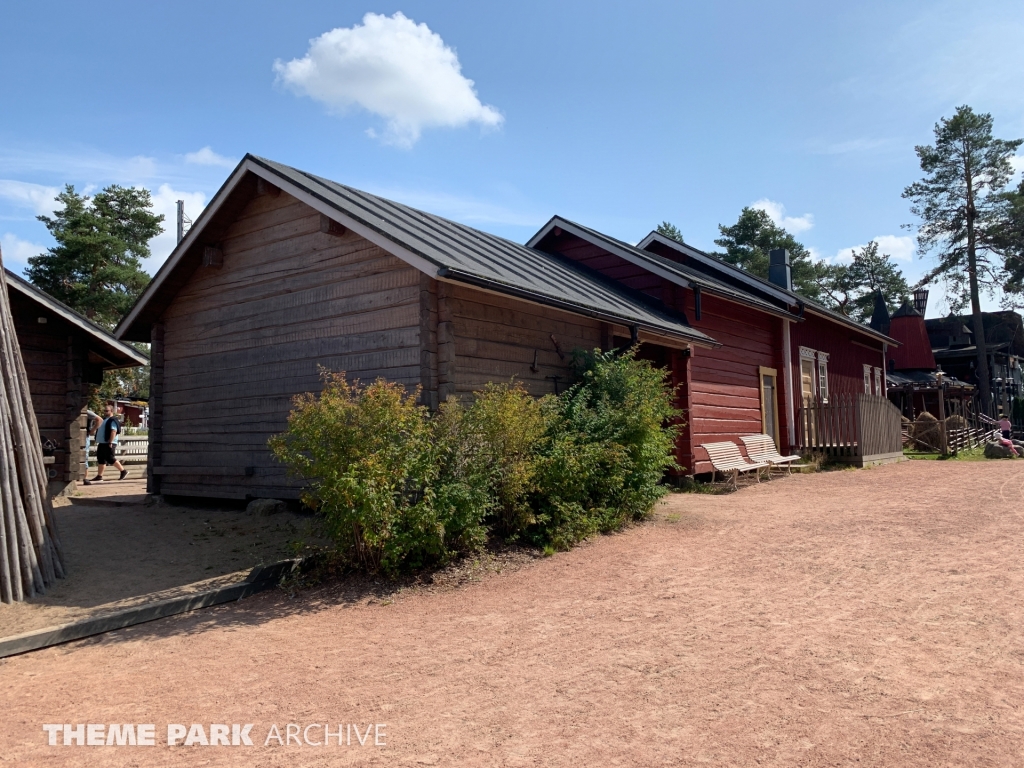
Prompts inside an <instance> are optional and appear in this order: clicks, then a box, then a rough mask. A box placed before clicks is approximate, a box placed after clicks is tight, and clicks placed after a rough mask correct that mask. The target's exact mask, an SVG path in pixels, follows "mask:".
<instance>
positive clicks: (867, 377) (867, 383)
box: [864, 363, 878, 395]
mask: <svg viewBox="0 0 1024 768" xmlns="http://www.w3.org/2000/svg"><path fill="white" fill-rule="evenodd" d="M875 370H876V371H877V370H878V369H877V368H876V369H875ZM864 394H865V395H870V394H871V366H870V365H868V364H867V363H864Z"/></svg>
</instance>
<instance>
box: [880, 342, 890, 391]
mask: <svg viewBox="0 0 1024 768" xmlns="http://www.w3.org/2000/svg"><path fill="white" fill-rule="evenodd" d="M888 348H889V345H888V344H886V343H885V342H884V341H883V342H882V397H888V396H889V377H888V376H886V374H887V373H888V372H889V367H888V366H887V365H886V364H885V358H886V357H888V355H887V350H888Z"/></svg>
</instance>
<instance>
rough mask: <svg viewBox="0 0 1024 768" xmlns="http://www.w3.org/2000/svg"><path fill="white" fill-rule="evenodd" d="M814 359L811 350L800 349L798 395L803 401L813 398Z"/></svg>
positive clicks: (813, 353)
mask: <svg viewBox="0 0 1024 768" xmlns="http://www.w3.org/2000/svg"><path fill="white" fill-rule="evenodd" d="M814 357H815V352H814V350H813V349H808V348H807V347H800V394H801V395H802V396H803V399H804V400H810V399H812V398H813V397H814Z"/></svg>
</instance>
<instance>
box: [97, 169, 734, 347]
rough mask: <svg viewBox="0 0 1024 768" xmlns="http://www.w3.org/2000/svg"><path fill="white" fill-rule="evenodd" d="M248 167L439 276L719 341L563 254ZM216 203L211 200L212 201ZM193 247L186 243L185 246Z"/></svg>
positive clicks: (295, 175)
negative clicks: (296, 190)
mask: <svg viewBox="0 0 1024 768" xmlns="http://www.w3.org/2000/svg"><path fill="white" fill-rule="evenodd" d="M246 170H251V171H253V172H255V173H257V174H259V175H265V176H269V177H270V180H271V181H272V182H273V178H274V177H277V178H279V179H280V180H283V181H286V182H290V183H291V184H292V185H294V186H295V187H298V188H299V189H300V190H301V191H302V192H304V193H306V194H307V195H309V196H310V197H312V198H314V199H315V200H316V201H318V202H319V203H322V204H325V205H326V206H327V207H328V210H331V209H333V210H334V211H337V212H338V213H340V214H342V215H343V216H345V217H348V218H349V219H351V220H354V222H356V223H358V224H361V225H362V226H364V227H366V228H367V229H369V230H371V231H372V233H374V234H376V235H379V236H381V237H382V238H384V239H385V240H386V241H388V242H390V243H393V244H394V245H396V246H398V248H397V249H396V254H395V255H396V256H399V258H402V257H403V254H406V255H407V256H408V257H409V258H412V259H415V258H418V259H419V260H421V262H420V263H419V264H417V265H416V266H418V267H419V268H421V269H423V270H424V271H428V272H431V273H433V275H434V276H436V277H439V278H442V279H447V280H452V281H455V282H463V283H466V284H470V285H474V286H476V287H479V288H485V289H488V290H493V291H496V292H499V293H504V294H507V295H512V296H516V297H518V298H524V299H528V300H531V301H535V302H537V303H542V304H545V305H549V306H553V307H557V308H560V309H564V310H566V311H569V312H574V313H577V314H583V315H587V316H591V317H599V318H601V319H604V320H607V321H610V322H615V323H617V324H622V325H627V326H632V325H637V326H639V327H640V328H641V329H643V330H646V331H650V332H653V333H655V334H658V335H662V336H668V337H673V338H677V339H681V340H684V341H690V342H694V343H697V344H703V345H708V346H717V345H718V343H717V342H716V341H715V340H714V339H712V338H711V337H709V336H707V335H705V334H703V333H701V332H700V331H698V330H696V329H694V328H692V327H690V325H689V324H688V323H687V321H686V318H685V316H684V315H682V314H680V313H677V312H675V311H673V310H671V309H669V308H668V307H665V306H664V305H662V304H660V302H657V301H656V300H654V299H652V298H650V297H647V296H644V295H643V294H640V293H639V292H635V291H632V290H630V289H629V288H627V287H625V286H622V285H620V284H618V283H616V282H614V281H609V280H607V279H604V278H603V277H602V276H600V275H599V274H598V273H597V272H595V271H594V270H590V269H587V268H585V267H582V266H580V265H578V264H574V263H572V262H571V261H570V260H568V259H565V258H562V257H560V256H555V255H552V254H549V253H544V252H543V251H539V250H537V249H535V248H529V247H527V246H524V245H520V244H519V243H515V242H512V241H511V240H506V239H505V238H502V237H498V236H496V235H492V234H490V233H487V232H482V231H480V230H478V229H473V228H472V227H468V226H466V225H464V224H459V223H458V222H455V221H450V220H448V219H445V218H442V217H440V216H435V215H433V214H430V213H426V212H424V211H419V210H416V209H415V208H410V207H409V206H407V205H403V204H401V203H396V202H394V201H392V200H387V199H385V198H382V197H378V196H376V195H371V194H369V193H368V192H363V191H361V190H358V189H353V188H352V187H347V186H345V185H343V184H338V183H337V182H334V181H331V180H330V179H325V178H322V177H320V176H316V175H314V174H311V173H306V172H305V171H300V170H298V169H296V168H292V167H290V166H287V165H283V164H281V163H276V162H274V161H272V160H267V159H265V158H261V157H256V156H254V155H246V157H245V159H244V160H243V161H242V163H240V164H239V167H238V169H236V171H235V173H236V174H239V173H244V172H245V171H246ZM266 172H269V173H266ZM227 186H228V185H227V184H226V185H225V187H227ZM213 204H214V201H211V206H212V205H213ZM321 207H323V206H321ZM321 212H325V211H321ZM190 235H191V232H190ZM185 245H186V242H185V241H183V243H182V246H183V248H182V250H184V246H185ZM384 247H386V246H384ZM176 255H177V254H176V253H175V254H172V255H171V258H170V259H168V262H169V264H168V265H167V266H168V267H169V268H171V269H173V261H174V259H175V257H176ZM422 262H426V263H427V264H423V263H422ZM163 271H164V270H161V272H163ZM160 277H162V276H161V275H159V274H158V278H160ZM156 282H158V281H157V279H156V278H155V279H154V283H156ZM154 290H155V287H154ZM149 294H150V292H149V291H147V293H146V294H143V296H142V298H141V299H140V300H139V302H138V303H137V305H136V307H134V308H133V309H132V311H131V312H130V313H129V315H128V317H126V318H125V321H122V324H121V326H119V327H118V329H117V333H118V335H125V334H126V333H128V332H130V330H131V325H132V324H133V323H134V321H135V317H137V316H139V314H140V309H141V308H142V306H143V305H144V304H145V303H146V302H147V301H149V300H150V298H151V295H149Z"/></svg>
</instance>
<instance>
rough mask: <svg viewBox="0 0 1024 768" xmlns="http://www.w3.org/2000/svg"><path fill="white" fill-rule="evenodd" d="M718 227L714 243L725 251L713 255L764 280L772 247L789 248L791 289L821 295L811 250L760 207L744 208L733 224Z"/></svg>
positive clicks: (817, 268) (766, 277)
mask: <svg viewBox="0 0 1024 768" xmlns="http://www.w3.org/2000/svg"><path fill="white" fill-rule="evenodd" d="M718 230H719V232H720V233H721V235H722V236H721V237H720V238H718V239H717V240H715V245H717V246H719V247H721V248H724V249H725V253H715V254H712V255H713V256H716V257H717V258H719V259H721V260H722V261H725V262H727V263H729V264H734V265H735V266H737V267H739V268H740V269H744V270H746V271H747V272H750V274H752V275H757V276H758V277H761V278H764V279H765V280H767V279H768V252H769V251H771V250H772V249H774V248H785V249H786V250H787V251H789V262H790V268H791V270H792V274H793V290H795V291H796V292H797V293H800V294H803V295H804V296H806V297H807V298H809V299H818V298H819V297H820V294H821V288H820V286H819V284H818V281H819V277H820V273H821V269H822V267H821V265H819V264H818V263H816V262H815V261H814V260H813V259H812V258H811V254H810V252H809V251H808V250H807V249H806V248H805V247H804V246H803V245H802V244H801V243H799V242H797V240H796V238H795V237H793V235H791V234H790V233H789V232H787V231H786V230H785V229H783V228H782V227H780V226H779V225H778V224H776V223H775V222H774V221H772V219H771V217H770V216H769V215H768V214H767V213H766V212H765V211H762V210H761V209H760V208H750V207H747V208H744V209H743V210H742V211H740V217H739V220H738V221H737V222H736V223H735V224H733V225H732V226H725V225H723V224H719V225H718Z"/></svg>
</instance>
